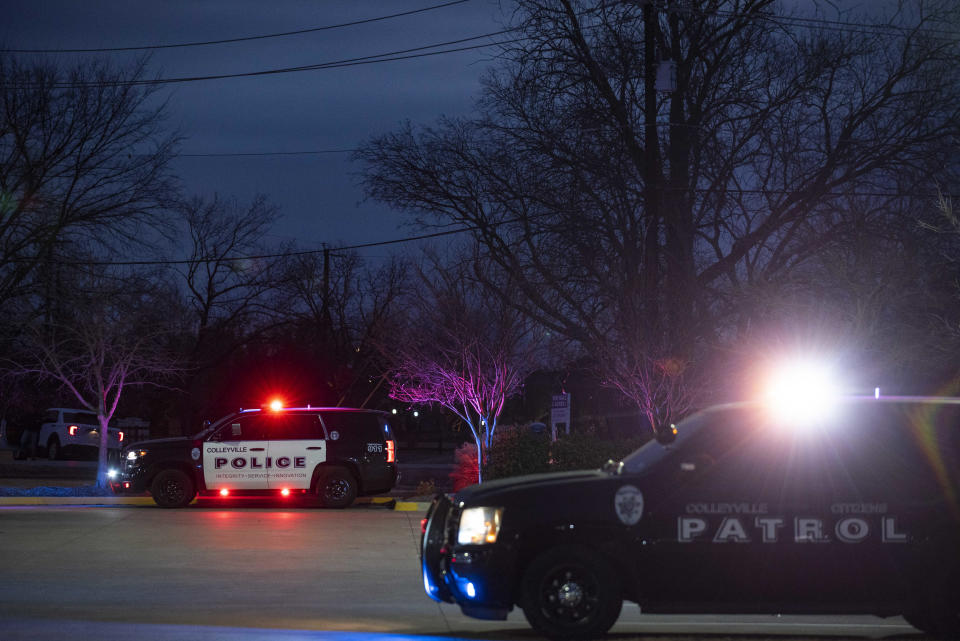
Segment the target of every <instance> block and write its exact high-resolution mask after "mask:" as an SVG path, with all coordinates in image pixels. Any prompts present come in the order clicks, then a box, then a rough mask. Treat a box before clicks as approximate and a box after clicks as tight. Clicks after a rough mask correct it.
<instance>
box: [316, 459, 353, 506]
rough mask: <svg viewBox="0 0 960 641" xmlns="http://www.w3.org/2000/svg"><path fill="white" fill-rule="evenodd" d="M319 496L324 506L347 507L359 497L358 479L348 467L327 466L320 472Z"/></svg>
mask: <svg viewBox="0 0 960 641" xmlns="http://www.w3.org/2000/svg"><path fill="white" fill-rule="evenodd" d="M317 498H319V499H320V505H321V506H323V507H332V508H344V507H347V506H349V505H350V504H351V503H353V500H354V499H355V498H357V481H356V479H354V478H353V474H351V473H350V471H349V470H347V469H346V468H343V467H330V468H327V469H326V470H324V471H323V472H322V473H321V474H320V480H319V481H318V483H317Z"/></svg>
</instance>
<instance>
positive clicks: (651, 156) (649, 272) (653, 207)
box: [643, 0, 661, 335]
mask: <svg viewBox="0 0 960 641" xmlns="http://www.w3.org/2000/svg"><path fill="white" fill-rule="evenodd" d="M653 1H654V0H647V2H645V3H644V5H643V57H644V84H643V93H644V125H645V128H644V172H643V173H644V176H643V179H644V205H645V206H644V208H645V210H646V212H645V213H646V219H647V225H646V230H645V232H646V237H645V238H644V270H643V271H644V299H645V300H644V309H645V316H646V323H645V325H646V326H647V329H648V330H649V331H650V332H652V333H654V335H655V334H656V332H657V329H658V328H659V326H660V314H659V308H660V301H659V298H660V297H659V295H658V294H659V285H660V219H661V214H660V140H659V137H658V136H657V40H658V39H659V36H660V18H659V16H658V15H657V10H656V8H655V7H654V5H653Z"/></svg>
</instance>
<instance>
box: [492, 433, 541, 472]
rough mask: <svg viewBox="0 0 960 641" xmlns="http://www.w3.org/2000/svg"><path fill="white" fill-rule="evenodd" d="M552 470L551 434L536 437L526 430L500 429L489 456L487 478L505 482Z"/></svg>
mask: <svg viewBox="0 0 960 641" xmlns="http://www.w3.org/2000/svg"><path fill="white" fill-rule="evenodd" d="M549 471H550V436H549V435H548V434H544V433H540V434H536V433H534V432H533V431H532V430H530V429H529V428H526V427H501V428H499V429H498V430H497V432H496V435H495V436H494V439H493V446H492V447H491V448H490V451H489V452H488V454H487V469H486V470H485V471H484V478H487V479H502V478H506V477H508V476H520V475H522V474H536V473H538V472H549Z"/></svg>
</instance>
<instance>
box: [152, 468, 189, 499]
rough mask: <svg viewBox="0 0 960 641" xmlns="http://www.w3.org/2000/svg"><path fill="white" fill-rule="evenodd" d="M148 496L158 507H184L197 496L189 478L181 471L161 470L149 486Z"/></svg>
mask: <svg viewBox="0 0 960 641" xmlns="http://www.w3.org/2000/svg"><path fill="white" fill-rule="evenodd" d="M150 494H151V495H152V496H153V500H154V502H155V503H156V504H157V505H159V506H160V507H170V508H173V507H186V506H188V505H190V501H192V500H193V497H195V496H196V495H197V491H196V489H195V488H194V486H193V481H192V480H191V479H190V476H189V475H187V473H186V472H184V471H183V470H163V471H162V472H160V473H159V474H157V475H156V476H155V477H153V483H151V484H150Z"/></svg>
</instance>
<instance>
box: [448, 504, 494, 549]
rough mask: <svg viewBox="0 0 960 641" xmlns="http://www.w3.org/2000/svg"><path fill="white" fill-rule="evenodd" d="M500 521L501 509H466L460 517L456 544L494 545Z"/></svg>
mask: <svg viewBox="0 0 960 641" xmlns="http://www.w3.org/2000/svg"><path fill="white" fill-rule="evenodd" d="M502 519H503V508H498V507H468V508H467V509H465V510H464V511H463V513H462V514H461V515H460V529H459V530H458V531H457V543H459V544H460V545H482V544H484V543H496V542H497V535H498V534H500V522H501V520H502Z"/></svg>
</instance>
